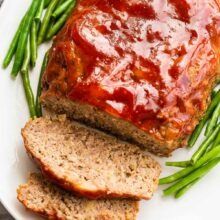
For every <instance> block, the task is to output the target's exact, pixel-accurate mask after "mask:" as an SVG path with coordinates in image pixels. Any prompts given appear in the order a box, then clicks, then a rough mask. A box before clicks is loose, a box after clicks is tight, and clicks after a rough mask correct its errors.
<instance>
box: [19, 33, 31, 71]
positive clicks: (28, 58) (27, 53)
mask: <svg viewBox="0 0 220 220" xmlns="http://www.w3.org/2000/svg"><path fill="white" fill-rule="evenodd" d="M30 61H31V50H30V35H28V39H27V45H26V48H25V53H24V60H23V64H22V67H21V72H24V71H28V70H29V65H30Z"/></svg>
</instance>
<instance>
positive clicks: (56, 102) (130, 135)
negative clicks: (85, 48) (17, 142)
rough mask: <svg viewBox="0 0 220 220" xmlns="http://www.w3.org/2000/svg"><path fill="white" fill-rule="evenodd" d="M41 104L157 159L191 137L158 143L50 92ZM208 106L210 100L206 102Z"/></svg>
mask: <svg viewBox="0 0 220 220" xmlns="http://www.w3.org/2000/svg"><path fill="white" fill-rule="evenodd" d="M212 88H213V86H212ZM210 90H211V89H210ZM41 102H42V105H43V106H44V107H45V108H47V109H49V110H50V111H54V112H56V113H57V114H66V115H67V117H68V118H70V119H74V120H77V121H80V122H82V123H85V124H87V125H89V126H92V127H94V128H98V129H101V130H103V131H105V132H109V133H110V134H113V135H116V136H117V137H119V138H121V139H122V140H125V141H129V142H131V143H134V144H137V145H138V146H140V147H141V148H143V149H147V150H148V151H149V152H151V153H153V154H156V155H158V156H165V157H169V156H171V153H172V152H173V151H174V150H176V149H178V148H181V147H184V146H185V145H186V144H187V139H188V135H184V136H183V137H182V138H181V139H179V140H171V141H169V140H163V141H162V140H158V139H156V138H154V137H153V136H151V135H150V134H148V133H147V132H145V131H144V130H141V129H140V128H138V127H136V126H135V125H133V124H132V123H131V122H129V121H125V120H123V119H121V118H117V117H114V116H112V115H110V114H108V113H106V112H105V111H102V110H100V109H98V108H97V107H95V106H92V105H89V104H85V103H79V102H74V101H72V100H69V99H67V98H65V97H62V96H60V95H57V94H55V93H51V92H50V91H44V92H43V94H42V96H41ZM208 103H209V98H208V99H207V104H208ZM202 115H203V112H200V113H199V114H198V115H196V116H195V121H194V123H193V125H192V126H193V127H195V126H196V125H197V124H198V122H199V119H200V118H201V117H202Z"/></svg>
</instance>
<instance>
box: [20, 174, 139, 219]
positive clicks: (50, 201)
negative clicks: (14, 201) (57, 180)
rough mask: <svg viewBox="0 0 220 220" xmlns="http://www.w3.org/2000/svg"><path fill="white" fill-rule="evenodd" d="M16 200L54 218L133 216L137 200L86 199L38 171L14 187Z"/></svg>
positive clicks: (136, 207)
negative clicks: (67, 190)
mask: <svg viewBox="0 0 220 220" xmlns="http://www.w3.org/2000/svg"><path fill="white" fill-rule="evenodd" d="M17 194H18V195H17V197H18V200H19V201H20V202H21V203H22V204H23V205H24V206H25V207H26V208H27V209H28V210H30V211H33V212H35V213H38V214H40V215H43V216H45V217H46V218H47V219H51V220H55V219H59V220H92V219H93V220H113V219H114V220H135V219H136V217H137V213H138V209H139V207H138V206H139V204H138V203H139V202H137V201H132V200H125V199H124V200H123V199H121V200H120V199H119V200H88V199H85V198H78V197H76V196H74V195H71V194H70V193H68V192H66V191H64V190H62V189H60V188H59V187H56V186H55V185H53V184H52V183H50V182H49V181H48V180H47V179H45V178H44V177H43V176H41V175H40V174H37V173H33V174H31V175H30V177H29V180H28V182H27V183H26V184H24V185H21V186H20V187H19V188H18V190H17Z"/></svg>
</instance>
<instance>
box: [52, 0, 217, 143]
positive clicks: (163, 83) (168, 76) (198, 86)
mask: <svg viewBox="0 0 220 220" xmlns="http://www.w3.org/2000/svg"><path fill="white" fill-rule="evenodd" d="M218 4H219V3H217V1H215V0H199V1H198V0H181V1H179V0H82V1H80V2H79V3H78V6H77V9H76V10H75V11H74V13H73V15H72V16H71V18H70V19H69V21H68V22H67V24H66V27H65V28H64V29H63V31H61V33H60V34H59V35H58V37H57V39H56V40H55V44H54V47H53V51H55V52H56V53H58V54H60V56H63V57H62V59H64V61H65V63H66V66H67V70H66V71H67V73H66V74H67V76H68V77H67V83H66V87H65V88H64V91H65V95H66V96H67V97H68V98H69V99H71V100H74V101H79V102H83V103H87V104H91V105H93V106H96V107H98V108H100V109H102V110H104V111H106V112H108V113H110V114H112V115H114V116H116V117H119V118H122V119H124V120H127V121H130V122H132V123H133V124H134V125H136V126H137V127H139V128H141V129H143V130H145V131H146V132H148V133H151V134H152V135H155V137H157V138H159V139H164V138H166V139H167V140H173V139H178V138H181V137H183V136H184V135H187V134H189V133H190V132H192V129H193V128H194V127H195V123H197V122H198V121H196V120H194V119H195V117H198V116H196V115H197V112H198V111H200V112H203V111H204V110H205V108H206V101H207V98H208V94H207V93H208V92H209V91H210V90H209V91H207V87H210V86H211V84H212V83H213V82H214V79H215V77H216V69H217V65H218V61H219V58H220V51H219V48H220V40H219V36H220V13H219V11H220V6H219V5H218ZM76 57H77V59H76Z"/></svg>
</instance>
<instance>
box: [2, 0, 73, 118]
mask: <svg viewBox="0 0 220 220" xmlns="http://www.w3.org/2000/svg"><path fill="white" fill-rule="evenodd" d="M75 4H76V0H32V3H31V5H30V7H29V9H28V11H27V12H26V14H25V15H24V17H23V18H22V20H21V22H20V24H19V27H18V29H17V31H16V33H15V35H14V37H13V39H12V42H11V44H10V46H9V49H8V52H7V54H6V56H5V59H4V61H3V68H7V67H8V66H9V64H10V63H11V61H12V59H13V57H14V64H13V67H12V71H11V75H12V76H13V77H16V76H17V75H18V73H20V74H21V78H22V81H23V85H24V91H25V95H26V99H27V103H28V107H29V111H30V116H31V117H32V118H34V117H39V116H41V114H42V113H41V106H40V102H39V95H40V93H41V86H40V85H39V86H38V90H37V98H36V102H35V99H34V95H33V90H32V88H31V84H30V79H29V69H30V67H34V66H35V64H36V61H37V57H38V46H39V45H40V44H42V43H43V42H44V41H46V40H50V39H52V38H53V37H54V36H55V35H56V34H57V32H58V31H59V30H60V29H61V28H62V27H63V25H64V24H65V22H66V20H67V18H68V16H69V15H70V13H71V11H72V10H73V8H74V7H75ZM46 57H47V56H46ZM46 63H47V58H45V60H44V62H43V66H42V70H41V74H40V79H41V77H42V74H43V72H44V70H45V67H46Z"/></svg>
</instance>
